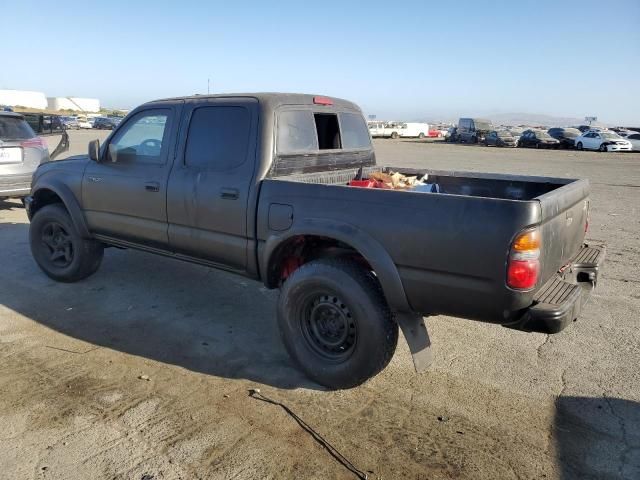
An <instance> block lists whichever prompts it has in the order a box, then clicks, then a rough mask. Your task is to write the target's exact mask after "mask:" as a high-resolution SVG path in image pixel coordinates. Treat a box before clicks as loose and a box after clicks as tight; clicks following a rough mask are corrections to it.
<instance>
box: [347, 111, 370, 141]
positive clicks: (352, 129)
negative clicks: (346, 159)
mask: <svg viewBox="0 0 640 480" xmlns="http://www.w3.org/2000/svg"><path fill="white" fill-rule="evenodd" d="M340 125H341V127H342V146H343V148H369V147H370V146H371V140H370V137H369V132H368V131H367V126H366V124H365V123H364V119H363V118H362V115H359V114H357V113H341V114H340Z"/></svg>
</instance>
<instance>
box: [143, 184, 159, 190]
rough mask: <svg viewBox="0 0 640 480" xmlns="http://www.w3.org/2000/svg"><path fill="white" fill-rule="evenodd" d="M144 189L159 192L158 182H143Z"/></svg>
mask: <svg viewBox="0 0 640 480" xmlns="http://www.w3.org/2000/svg"><path fill="white" fill-rule="evenodd" d="M144 189H145V190H146V191H147V192H159V191H160V184H159V183H157V182H149V183H145V184H144Z"/></svg>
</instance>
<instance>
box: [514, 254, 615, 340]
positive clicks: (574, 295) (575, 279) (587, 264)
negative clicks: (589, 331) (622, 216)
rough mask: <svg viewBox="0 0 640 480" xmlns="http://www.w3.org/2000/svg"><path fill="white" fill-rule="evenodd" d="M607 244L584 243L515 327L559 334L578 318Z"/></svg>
mask: <svg viewBox="0 0 640 480" xmlns="http://www.w3.org/2000/svg"><path fill="white" fill-rule="evenodd" d="M605 254H606V248H605V246H604V245H584V246H583V247H582V248H581V249H580V252H578V254H577V255H576V256H575V257H574V258H573V260H571V262H570V263H569V264H568V265H567V266H566V267H565V268H563V269H562V270H561V271H560V272H558V273H557V274H556V275H554V276H553V277H552V278H551V279H550V280H549V281H548V282H547V283H545V284H544V285H543V286H542V287H541V288H540V289H539V290H538V291H537V292H536V294H535V296H534V297H533V300H534V301H533V305H532V306H531V307H529V309H528V310H527V311H526V312H525V314H524V315H523V316H522V317H521V319H520V321H518V322H517V324H516V325H510V326H511V327H512V328H516V329H518V330H524V331H528V332H541V333H558V332H560V331H561V330H563V329H564V328H565V327H566V326H567V325H569V324H570V323H571V322H574V321H575V320H577V319H578V316H579V315H580V311H581V310H582V307H583V305H584V304H585V303H586V302H587V299H588V298H589V294H590V293H591V290H593V288H595V286H596V284H597V282H598V273H599V271H600V268H601V267H602V263H603V262H604V257H605Z"/></svg>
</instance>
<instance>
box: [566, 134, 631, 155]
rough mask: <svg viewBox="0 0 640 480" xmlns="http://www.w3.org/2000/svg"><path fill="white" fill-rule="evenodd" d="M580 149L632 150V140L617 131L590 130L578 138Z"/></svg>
mask: <svg viewBox="0 0 640 480" xmlns="http://www.w3.org/2000/svg"><path fill="white" fill-rule="evenodd" d="M575 141H576V148H577V149H578V150H583V149H584V150H599V151H601V152H630V151H631V149H632V146H631V142H630V141H629V140H625V139H624V138H622V137H621V136H620V135H618V134H617V133H613V132H608V131H603V132H600V131H596V130H589V131H588V132H585V133H583V134H582V135H580V136H579V137H577V138H576V140H575Z"/></svg>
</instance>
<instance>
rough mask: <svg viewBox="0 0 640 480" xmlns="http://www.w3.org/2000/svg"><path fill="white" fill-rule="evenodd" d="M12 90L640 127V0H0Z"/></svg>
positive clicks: (1, 78) (2, 79)
mask: <svg viewBox="0 0 640 480" xmlns="http://www.w3.org/2000/svg"><path fill="white" fill-rule="evenodd" d="M3 3H4V5H3V6H2V30H1V31H2V47H1V50H0V51H1V52H2V56H1V57H2V58H1V63H0V65H1V67H0V88H14V89H24V90H38V91H44V92H45V93H46V94H47V95H48V96H58V95H60V96H70V95H74V96H87V97H98V98H100V99H101V101H102V103H103V105H106V106H112V107H133V106H135V105H137V104H139V103H142V102H144V101H146V100H151V99H154V98H159V97H166V96H176V95H185V94H193V93H206V90H207V77H210V78H211V80H212V91H215V92H240V91H294V92H304V93H323V94H328V95H334V96H339V97H344V98H348V99H350V100H354V101H355V102H357V103H358V104H360V105H361V106H362V107H363V109H364V110H365V112H366V113H369V114H377V115H378V117H379V118H382V117H386V118H389V117H393V118H406V119H413V118H438V117H456V116H458V115H461V114H466V115H480V114H491V113H501V112H503V113H504V112H527V113H544V114H551V115H561V116H576V117H582V116H584V115H597V116H598V117H599V118H600V119H601V120H602V121H605V122H611V123H627V124H629V123H634V124H636V125H637V124H640V95H639V87H640V1H639V0H630V1H625V0H617V1H615V2H602V1H542V0H539V1H530V2H525V1H517V0H511V1H509V2H498V1H495V2H483V1H477V0H476V1H468V2H465V1H457V2H451V3H452V4H453V6H449V3H450V2H447V1H445V0H440V1H438V2H427V1H412V0H404V1H398V2H394V1H392V0H386V1H383V2H378V1H367V2H350V1H346V0H342V1H336V2H334V1H329V0H326V1H325V0H322V1H317V2H313V1H311V2H309V1H304V0H297V1H292V2H289V1H286V2H278V1H271V2H263V1H261V2H251V1H225V2H216V1H189V0H182V1H170V2H169V1H168V2H164V1H161V0H158V1H146V0H145V1H142V0H140V1H139V0H128V1H122V0H107V1H92V0H84V1H80V2H77V1H75V0H63V1H59V2H51V1H46V2H45V1H41V2H34V1H29V0H20V1H9V0H7V1H6V2H3Z"/></svg>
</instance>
